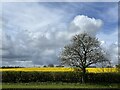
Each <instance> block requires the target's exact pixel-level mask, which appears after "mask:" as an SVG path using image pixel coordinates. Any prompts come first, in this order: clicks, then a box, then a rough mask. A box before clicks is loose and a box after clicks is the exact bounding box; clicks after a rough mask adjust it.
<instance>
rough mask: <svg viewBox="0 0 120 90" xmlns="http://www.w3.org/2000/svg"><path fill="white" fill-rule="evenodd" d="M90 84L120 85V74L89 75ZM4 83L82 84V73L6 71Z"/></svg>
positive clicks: (3, 73)
mask: <svg viewBox="0 0 120 90" xmlns="http://www.w3.org/2000/svg"><path fill="white" fill-rule="evenodd" d="M86 78H87V82H89V83H100V82H104V83H105V82H106V83H120V73H87V74H86ZM1 79H2V82H7V83H10V82H12V83H19V82H21V83H29V82H70V83H72V82H81V81H82V73H81V72H24V71H18V72H16V71H9V72H7V71H4V72H2V78H1Z"/></svg>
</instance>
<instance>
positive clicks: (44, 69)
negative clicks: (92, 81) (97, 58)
mask: <svg viewBox="0 0 120 90" xmlns="http://www.w3.org/2000/svg"><path fill="white" fill-rule="evenodd" d="M78 70H79V71H80V69H79V68H65V67H41V68H37V67H36V68H5V69H2V68H1V69H0V71H26V72H31V71H38V72H70V71H78ZM86 70H87V72H89V73H108V72H117V68H87V69H86Z"/></svg>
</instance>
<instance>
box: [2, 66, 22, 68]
mask: <svg viewBox="0 0 120 90" xmlns="http://www.w3.org/2000/svg"><path fill="white" fill-rule="evenodd" d="M0 68H24V67H20V66H2V67H0Z"/></svg>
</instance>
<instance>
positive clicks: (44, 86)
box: [2, 82, 120, 89]
mask: <svg viewBox="0 0 120 90" xmlns="http://www.w3.org/2000/svg"><path fill="white" fill-rule="evenodd" d="M119 86H120V84H106V83H102V84H92V83H87V84H81V83H60V82H59V83H49V82H46V83H3V84H2V88H9V89H10V88H42V89H47V88H48V89H50V88H51V89H54V88H57V89H61V88H74V89H75V88H118V87H119Z"/></svg>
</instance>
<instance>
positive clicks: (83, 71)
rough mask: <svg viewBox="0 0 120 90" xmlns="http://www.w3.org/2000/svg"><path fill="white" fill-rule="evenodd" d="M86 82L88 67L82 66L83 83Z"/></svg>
mask: <svg viewBox="0 0 120 90" xmlns="http://www.w3.org/2000/svg"><path fill="white" fill-rule="evenodd" d="M85 82H86V68H82V83H85Z"/></svg>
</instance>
